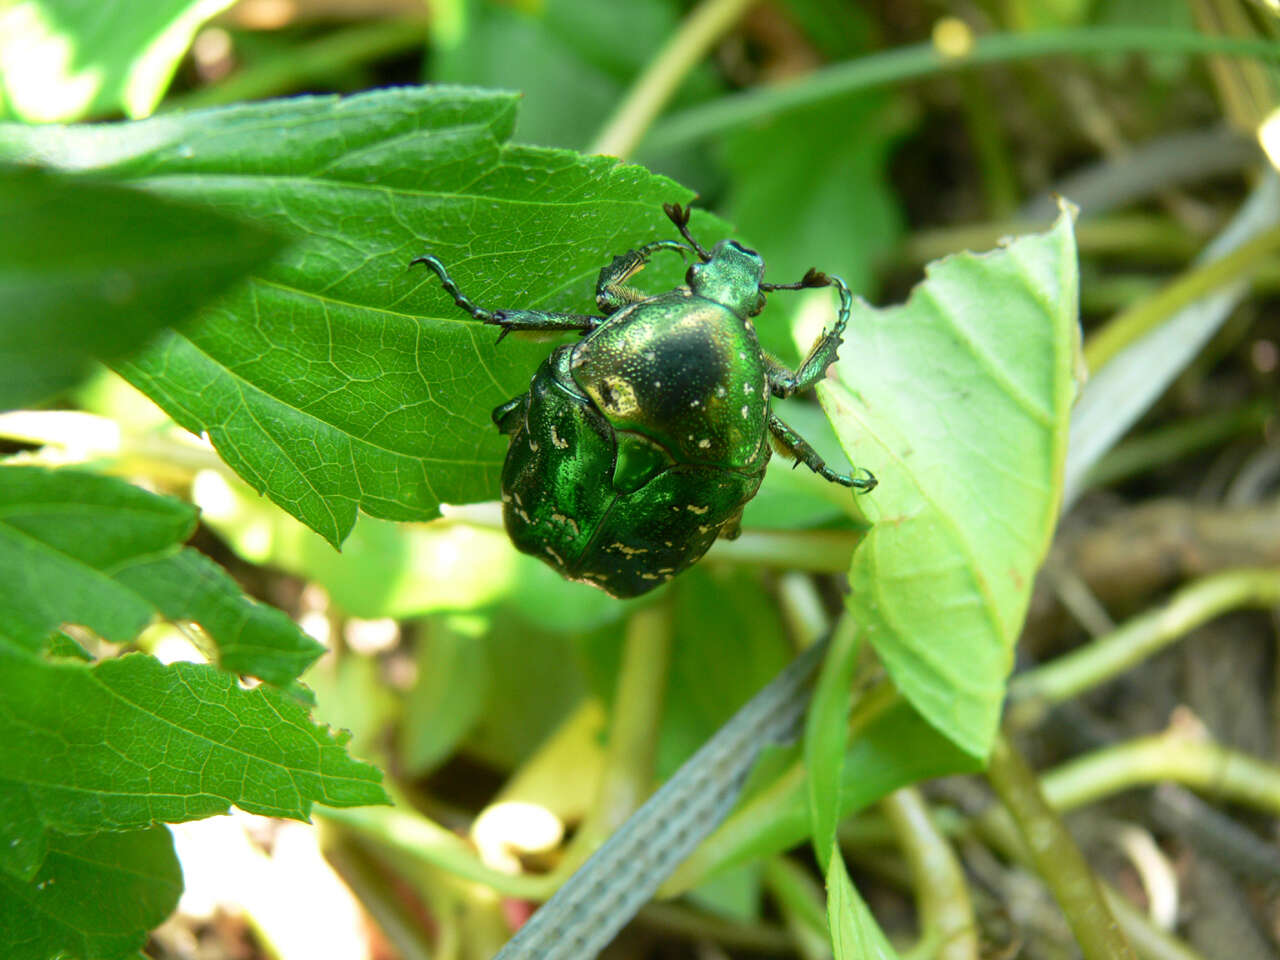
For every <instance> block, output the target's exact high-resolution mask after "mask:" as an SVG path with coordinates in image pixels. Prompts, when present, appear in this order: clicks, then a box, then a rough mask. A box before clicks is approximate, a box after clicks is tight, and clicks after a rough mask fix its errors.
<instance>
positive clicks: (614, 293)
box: [596, 240, 690, 316]
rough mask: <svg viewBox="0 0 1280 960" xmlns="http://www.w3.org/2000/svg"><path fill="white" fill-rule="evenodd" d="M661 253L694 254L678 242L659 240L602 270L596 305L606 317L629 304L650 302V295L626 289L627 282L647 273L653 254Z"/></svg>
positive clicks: (618, 258)
mask: <svg viewBox="0 0 1280 960" xmlns="http://www.w3.org/2000/svg"><path fill="white" fill-rule="evenodd" d="M658 250H676V251H679V253H680V255H681V256H684V254H686V253H688V252H690V251H689V248H688V247H686V246H685V245H684V244H683V243H677V242H676V241H675V240H655V241H653V243H646V244H645V245H644V246H643V247H640V248H639V249H638V250H628V251H627V252H626V253H624V254H621V255H620V256H617V257H614V258H613V262H612V263H610V264H609V265H608V266H607V267H605V268H604V269H602V270H601V271H600V278H599V279H598V280H597V281H596V305H597V306H598V307H599V308H600V309H601V311H603V312H604V314H605V316H608V315H609V314H611V313H613V312H614V311H615V310H618V309H620V308H622V307H625V306H626V305H627V304H629V303H635V302H637V301H638V300H647V299H649V296H650V295H649V294H647V293H642V292H641V291H639V290H635V289H633V288H632V287H628V286H626V282H627V281H628V280H630V279H631V278H632V277H634V276H635V275H636V274H637V273H639V272H640V271H641V270H643V269H644V268H645V266H646V264H648V262H649V257H650V255H651V254H653V253H655V252H656V251H658Z"/></svg>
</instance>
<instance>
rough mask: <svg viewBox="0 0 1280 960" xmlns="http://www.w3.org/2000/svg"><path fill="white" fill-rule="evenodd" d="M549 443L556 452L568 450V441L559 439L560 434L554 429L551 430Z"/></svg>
mask: <svg viewBox="0 0 1280 960" xmlns="http://www.w3.org/2000/svg"><path fill="white" fill-rule="evenodd" d="M551 443H552V445H553V446H554V447H555V448H556V449H557V450H568V449H569V441H568V440H562V439H560V434H558V433H556V428H555V427H554V426H553V427H552V428H551Z"/></svg>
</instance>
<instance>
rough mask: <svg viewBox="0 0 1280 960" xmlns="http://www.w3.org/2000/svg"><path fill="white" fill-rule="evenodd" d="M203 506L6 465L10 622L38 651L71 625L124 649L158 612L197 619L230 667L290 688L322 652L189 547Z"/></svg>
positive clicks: (111, 481)
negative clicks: (187, 542)
mask: <svg viewBox="0 0 1280 960" xmlns="http://www.w3.org/2000/svg"><path fill="white" fill-rule="evenodd" d="M195 522H196V511H195V509H194V508H192V507H190V506H188V505H187V504H184V503H180V502H178V501H177V500H172V499H169V498H167V497H158V496H155V495H154V494H150V493H147V492H146V491H145V490H140V489H138V488H137V487H134V486H132V485H131V484H128V483H125V482H124V481H122V480H117V479H115V478H114V477H104V476H99V475H97V474H91V473H81V472H78V471H74V470H43V469H40V468H37V467H19V466H9V467H4V468H0V577H4V578H5V580H6V582H7V583H9V584H10V585H11V586H12V589H10V590H7V591H4V592H2V593H0V620H2V621H3V623H4V625H5V630H6V632H7V633H8V635H9V636H10V637H11V638H12V639H13V640H16V641H18V642H19V643H21V644H22V645H23V646H24V647H26V648H27V649H28V650H31V651H38V650H40V649H41V648H42V645H43V644H44V642H45V641H46V640H47V639H48V637H49V635H50V634H51V633H52V632H53V631H54V630H56V629H57V628H58V627H59V626H60V625H61V624H63V623H78V624H82V625H84V626H86V627H89V628H90V629H92V630H94V631H95V632H96V633H98V634H99V635H100V636H102V637H104V638H106V639H108V640H112V641H114V642H117V643H123V642H127V641H130V640H133V639H134V638H135V637H137V635H138V632H139V631H140V630H141V629H142V628H143V627H144V626H145V625H146V624H147V622H148V621H149V620H151V618H152V617H153V616H155V615H157V614H159V615H161V616H163V617H166V618H168V619H170V620H176V621H182V620H192V621H195V622H196V623H199V624H200V626H201V627H203V628H204V630H205V631H206V632H207V633H208V634H209V636H210V637H211V638H212V640H213V641H214V642H215V643H216V644H217V648H218V649H217V652H218V658H219V662H220V663H221V665H222V666H223V667H224V668H226V669H228V670H233V671H235V672H237V673H247V674H251V675H253V676H256V677H261V678H262V679H264V680H267V681H270V682H271V683H275V684H278V685H280V686H287V685H288V684H289V683H291V682H292V681H293V680H294V679H295V678H296V677H297V676H298V674H300V673H301V672H302V671H303V670H304V669H306V667H307V665H308V664H309V663H311V662H312V661H313V660H315V659H316V657H318V656H319V655H320V654H321V653H323V652H324V648H323V647H321V646H320V645H319V644H318V643H316V642H315V641H314V640H312V639H311V638H310V637H308V636H307V635H306V634H305V633H303V632H302V630H301V629H299V627H298V625H297V624H295V623H294V622H293V621H292V620H290V619H289V618H288V617H287V616H286V615H285V614H284V613H282V612H281V611H279V610H276V609H274V608H273V607H268V606H266V605H264V604H260V603H258V602H257V601H255V600H253V599H252V598H250V597H248V596H246V595H245V594H244V592H243V591H242V590H241V589H240V587H239V586H238V585H237V584H236V583H235V582H234V581H233V580H232V579H231V578H230V577H229V576H228V575H227V574H226V572H225V571H224V570H222V568H220V567H219V566H217V564H215V563H214V562H213V561H211V560H209V559H208V558H207V557H205V556H204V555H202V554H200V553H198V552H197V551H195V550H193V549H191V548H189V547H182V546H180V544H181V542H182V541H183V540H185V539H186V538H187V537H188V536H189V535H190V534H191V531H192V530H193V529H194V527H195Z"/></svg>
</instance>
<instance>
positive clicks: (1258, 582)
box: [1009, 567, 1280, 727]
mask: <svg viewBox="0 0 1280 960" xmlns="http://www.w3.org/2000/svg"><path fill="white" fill-rule="evenodd" d="M1278 604H1280V567H1264V568H1258V569H1244V570H1230V571H1228V572H1226V573H1219V574H1215V575H1213V576H1209V577H1205V578H1204V579H1203V580H1198V581H1196V582H1195V583H1193V584H1191V585H1190V586H1188V587H1183V588H1182V589H1181V590H1179V591H1178V592H1177V593H1175V594H1174V595H1173V598H1172V599H1170V601H1169V602H1168V603H1166V604H1165V605H1164V606H1163V607H1160V608H1158V609H1155V610H1150V611H1148V612H1146V613H1143V614H1141V615H1140V616H1137V617H1134V618H1133V619H1132V620H1130V621H1129V622H1128V623H1126V624H1124V625H1123V626H1121V627H1119V628H1118V629H1116V630H1114V631H1112V632H1111V633H1109V634H1107V635H1106V636H1102V637H1099V638H1098V639H1096V640H1094V641H1092V642H1090V643H1087V644H1085V645H1084V646H1082V647H1079V648H1077V649H1075V650H1073V651H1072V652H1071V653H1068V654H1065V655H1064V656H1061V657H1058V658H1057V659H1055V660H1052V661H1050V662H1049V663H1046V664H1044V665H1043V666H1040V667H1036V668H1035V669H1033V670H1028V671H1027V672H1026V673H1023V674H1020V675H1019V676H1017V677H1014V679H1013V681H1012V683H1010V685H1009V697H1010V699H1011V700H1013V701H1015V702H1016V704H1017V705H1016V706H1015V707H1014V710H1013V713H1012V714H1011V722H1013V723H1014V724H1015V725H1016V726H1018V727H1025V726H1029V725H1031V724H1033V723H1035V722H1037V721H1038V720H1039V719H1040V718H1041V717H1042V716H1043V715H1044V713H1045V712H1046V711H1047V710H1048V708H1049V707H1050V706H1052V705H1054V704H1057V703H1062V702H1063V701H1064V700H1069V699H1071V698H1072V697H1074V696H1076V695H1078V694H1080V693H1082V692H1084V691H1085V690H1088V689H1090V688H1092V687H1096V686H1097V685H1098V684H1100V683H1103V682H1105V681H1107V680H1110V679H1111V678H1112V677H1115V676H1116V675H1118V674H1120V673H1122V672H1123V671H1125V670H1128V669H1129V668H1130V667H1132V666H1134V665H1136V664H1138V663H1140V662H1142V661H1143V660H1144V659H1146V658H1147V657H1149V656H1151V655H1152V654H1153V653H1155V652H1156V651H1158V650H1160V649H1161V648H1162V647H1164V646H1167V645H1168V644H1169V643H1171V642H1173V641H1174V640H1177V639H1178V638H1179V637H1181V636H1183V635H1184V634H1186V633H1188V632H1189V631H1191V630H1194V629H1195V628H1196V627H1198V626H1200V625H1201V624H1203V623H1206V622H1208V621H1209V620H1212V619H1213V618H1214V617H1217V616H1221V615H1222V614H1224V613H1226V612H1228V611H1230V610H1236V609H1239V608H1241V607H1261V608H1262V609H1270V608H1271V607H1274V606H1276V605H1278Z"/></svg>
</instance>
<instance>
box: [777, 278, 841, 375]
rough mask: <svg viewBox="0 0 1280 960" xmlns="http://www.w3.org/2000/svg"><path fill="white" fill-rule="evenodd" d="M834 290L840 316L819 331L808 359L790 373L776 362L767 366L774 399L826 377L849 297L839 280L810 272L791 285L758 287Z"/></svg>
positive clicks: (839, 341) (836, 348)
mask: <svg viewBox="0 0 1280 960" xmlns="http://www.w3.org/2000/svg"><path fill="white" fill-rule="evenodd" d="M827 286H834V287H836V288H837V289H838V290H839V291H840V312H839V313H838V314H837V315H836V322H835V323H833V324H832V325H831V326H830V327H828V328H827V329H825V330H823V331H822V336H820V337H818V339H817V340H815V341H814V344H813V346H812V347H810V348H809V355H808V356H807V357H805V358H804V362H803V363H801V364H800V369H798V370H796V371H795V372H794V373H793V372H792V371H790V370H788V369H787V368H786V367H784V366H782V364H780V363H777V362H776V361H774V362H771V363H770V364H769V386H770V387H771V389H772V390H773V395H774V396H775V397H789V396H791V395H792V394H793V393H795V392H796V391H798V390H807V389H809V388H810V387H812V386H813V385H814V384H816V383H817V382H818V381H819V380H821V379H822V378H823V376H825V375H826V372H827V367H829V366H831V364H833V363H835V360H836V354H837V352H838V351H839V349H840V343H841V339H840V338H841V337H842V336H844V328H845V325H846V324H847V323H848V322H849V311H850V310H852V309H853V294H851V293H850V292H849V288H848V287H847V286H845V282H844V281H843V280H841V279H840V278H839V277H831V276H828V275H827V274H825V273H820V272H819V271H817V270H810V271H809V272H808V273H806V274H805V275H804V278H803V279H801V280H798V281H797V282H795V283H762V284H760V289H761V290H766V291H768V290H803V289H805V288H807V287H827Z"/></svg>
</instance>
